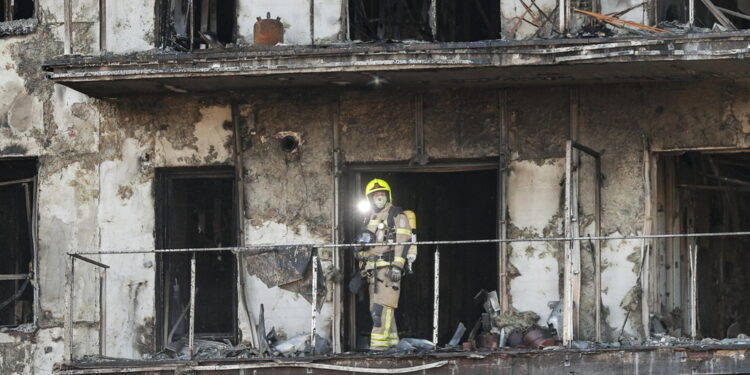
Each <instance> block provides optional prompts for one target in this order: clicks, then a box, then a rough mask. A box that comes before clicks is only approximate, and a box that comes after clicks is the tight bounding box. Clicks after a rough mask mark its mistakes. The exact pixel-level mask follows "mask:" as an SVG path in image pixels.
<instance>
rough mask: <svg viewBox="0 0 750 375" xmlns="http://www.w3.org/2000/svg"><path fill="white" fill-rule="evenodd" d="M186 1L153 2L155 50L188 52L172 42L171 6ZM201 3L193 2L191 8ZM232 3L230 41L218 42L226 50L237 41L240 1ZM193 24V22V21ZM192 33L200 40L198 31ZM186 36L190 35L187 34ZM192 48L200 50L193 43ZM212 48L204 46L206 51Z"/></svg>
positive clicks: (235, 0) (173, 34)
mask: <svg viewBox="0 0 750 375" xmlns="http://www.w3.org/2000/svg"><path fill="white" fill-rule="evenodd" d="M188 1H190V0H158V1H156V2H155V15H156V17H155V18H156V19H155V22H154V30H155V31H156V33H157V37H156V38H155V40H156V45H155V47H157V48H167V47H172V48H175V47H176V48H177V49H181V48H182V49H185V50H190V48H189V46H180V45H178V44H177V43H175V42H174V39H175V36H176V33H175V29H174V20H173V19H172V15H171V9H172V4H173V3H174V2H188ZM201 1H202V0H193V2H194V3H193V6H194V7H197V6H199V4H200V3H201ZM221 1H222V0H216V2H217V6H218V3H219V2H221ZM233 1H234V9H233V13H234V14H233V19H232V23H233V24H232V31H231V32H232V37H231V41H229V42H226V43H224V42H220V43H222V44H224V48H226V47H227V46H228V45H229V44H233V45H236V44H237V40H238V39H239V25H238V19H239V17H238V15H239V7H240V1H241V0H233ZM186 18H189V12H188V13H187V14H186ZM187 22H188V23H189V22H190V21H187ZM219 23H220V22H219ZM193 24H195V21H193ZM188 26H189V25H188ZM194 32H195V34H194V37H195V38H194V40H195V39H200V38H201V36H200V35H199V33H198V32H199V30H197V29H196V30H195V31H194ZM188 34H190V33H189V32H188ZM188 40H189V39H188ZM192 47H193V48H192V50H198V49H200V46H199V44H196V43H193V46H192ZM212 48H215V47H212V46H211V45H208V44H207V45H206V49H212Z"/></svg>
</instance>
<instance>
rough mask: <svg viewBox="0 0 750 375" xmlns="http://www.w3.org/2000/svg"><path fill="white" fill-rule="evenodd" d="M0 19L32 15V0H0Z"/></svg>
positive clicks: (21, 17) (8, 19)
mask: <svg viewBox="0 0 750 375" xmlns="http://www.w3.org/2000/svg"><path fill="white" fill-rule="evenodd" d="M0 16H1V17H2V19H0V21H13V20H22V19H27V18H32V17H34V0H0Z"/></svg>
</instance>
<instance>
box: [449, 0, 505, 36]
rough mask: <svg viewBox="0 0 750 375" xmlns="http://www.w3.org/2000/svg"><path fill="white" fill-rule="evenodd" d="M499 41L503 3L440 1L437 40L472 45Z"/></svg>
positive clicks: (490, 0) (495, 0)
mask: <svg viewBox="0 0 750 375" xmlns="http://www.w3.org/2000/svg"><path fill="white" fill-rule="evenodd" d="M499 38H500V2H499V1H497V0H474V1H459V0H438V2H437V39H438V40H440V41H441V42H469V41H475V40H487V39H499Z"/></svg>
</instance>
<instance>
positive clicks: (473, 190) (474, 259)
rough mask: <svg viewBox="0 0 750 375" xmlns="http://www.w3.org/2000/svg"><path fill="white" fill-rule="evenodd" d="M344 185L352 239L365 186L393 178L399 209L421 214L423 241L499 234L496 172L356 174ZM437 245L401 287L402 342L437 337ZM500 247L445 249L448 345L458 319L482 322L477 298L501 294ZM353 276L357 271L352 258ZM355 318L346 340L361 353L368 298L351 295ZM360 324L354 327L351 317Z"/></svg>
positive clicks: (443, 323)
mask: <svg viewBox="0 0 750 375" xmlns="http://www.w3.org/2000/svg"><path fill="white" fill-rule="evenodd" d="M347 177H348V178H347V179H346V182H347V184H346V188H347V190H348V193H349V194H348V195H345V196H346V197H349V199H350V200H351V202H350V204H342V209H344V210H346V211H347V212H344V213H343V217H344V218H346V221H345V222H346V223H347V227H346V228H345V233H346V236H347V238H346V240H348V241H353V240H354V239H355V238H356V237H355V236H356V233H357V231H358V228H359V224H360V223H361V221H360V220H361V219H362V217H361V215H359V214H357V212H356V209H355V208H354V207H355V205H356V202H357V201H358V200H360V199H362V198H363V191H364V186H365V184H367V182H368V181H369V180H370V179H372V178H382V179H385V180H386V181H388V182H389V183H390V185H391V187H392V189H393V200H394V203H395V205H396V206H399V207H401V208H402V209H405V210H412V211H414V212H415V213H416V216H417V233H418V236H419V238H418V239H419V240H426V241H430V240H465V239H489V238H495V237H496V236H497V221H496V217H497V171H496V170H495V169H488V170H471V171H462V172H407V171H404V172H384V173H375V172H370V171H356V170H355V171H350V172H349V173H348V176H347ZM434 254H435V246H421V247H420V248H419V255H418V257H417V261H416V262H415V264H414V274H411V275H407V276H406V277H405V278H404V280H403V281H402V284H401V290H402V292H401V296H400V299H399V308H398V310H396V320H397V324H398V327H399V335H400V337H417V338H423V339H428V340H431V339H432V331H433V325H432V322H433V290H434ZM497 256H498V252H497V246H496V245H494V244H486V245H451V246H441V247H440V311H439V317H440V319H439V327H440V329H439V335H438V342H439V343H440V344H445V343H447V342H448V341H449V340H450V337H451V335H452V334H453V332H454V331H455V329H456V326H457V325H458V323H459V322H463V324H464V325H466V326H467V327H471V326H473V324H474V323H475V322H476V321H477V320H478V319H479V317H480V316H481V313H482V312H483V309H482V307H481V305H480V304H477V303H475V301H474V296H475V295H476V294H477V292H479V291H480V290H482V289H485V290H488V291H490V290H496V289H497V280H498V268H497V259H498V258H497ZM345 264H346V265H347V266H348V267H349V271H348V273H347V275H351V274H352V272H353V269H354V261H353V259H352V257H351V254H346V259H345ZM347 298H348V301H347V302H348V303H347V308H348V309H349V312H348V314H346V316H347V317H348V319H349V320H350V322H349V324H347V325H346V326H347V329H346V332H345V335H346V336H347V337H345V339H346V340H347V341H346V342H349V343H350V345H353V344H354V342H355V340H356V341H357V342H358V344H357V347H358V348H363V347H366V345H367V340H368V337H369V333H370V330H371V327H372V321H371V318H370V314H369V310H368V306H369V301H368V296H367V293H362V294H360V295H358V296H355V295H353V294H351V293H347ZM352 319H353V320H354V322H352V321H351V320H352Z"/></svg>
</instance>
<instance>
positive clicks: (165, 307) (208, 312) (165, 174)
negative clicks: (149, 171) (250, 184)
mask: <svg viewBox="0 0 750 375" xmlns="http://www.w3.org/2000/svg"><path fill="white" fill-rule="evenodd" d="M234 185H235V184H234V169H233V168H231V167H212V168H185V169H183V168H167V169H159V170H157V185H156V197H157V223H156V224H157V233H158V236H157V246H158V248H161V249H186V248H190V249H193V248H215V247H231V246H235V245H236V243H237V226H236V224H235V222H236V220H235V212H234V209H235V207H236V205H235V201H236V198H235V196H236V194H235V186H234ZM192 255H193V253H189V252H188V253H174V254H161V255H160V257H159V262H158V267H157V274H158V276H159V277H158V281H159V286H158V289H157V290H158V291H159V293H158V295H157V298H158V301H157V302H158V306H160V308H159V310H160V311H159V323H160V325H159V327H158V328H159V338H160V340H161V341H160V343H161V345H162V346H163V345H167V344H170V343H172V342H178V341H180V340H181V339H185V338H186V337H187V333H188V321H189V312H188V307H189V301H190V274H191V272H190V259H191V257H192ZM195 257H196V296H195V301H196V303H195V333H196V335H195V336H196V337H197V338H203V339H211V340H224V339H228V340H231V341H236V339H237V303H236V301H237V299H236V296H237V281H236V280H237V272H236V266H235V258H234V255H233V254H232V253H231V252H230V251H199V252H195Z"/></svg>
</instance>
